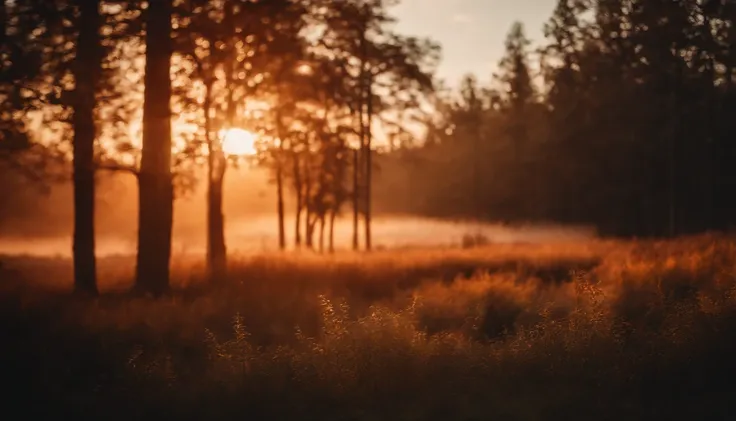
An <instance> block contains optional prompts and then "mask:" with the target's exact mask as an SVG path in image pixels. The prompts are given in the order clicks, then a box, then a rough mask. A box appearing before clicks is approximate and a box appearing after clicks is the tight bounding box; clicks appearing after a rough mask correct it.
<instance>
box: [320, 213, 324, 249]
mask: <svg viewBox="0 0 736 421" xmlns="http://www.w3.org/2000/svg"><path fill="white" fill-rule="evenodd" d="M319 252H320V253H324V252H325V216H324V215H321V216H320V217H319Z"/></svg>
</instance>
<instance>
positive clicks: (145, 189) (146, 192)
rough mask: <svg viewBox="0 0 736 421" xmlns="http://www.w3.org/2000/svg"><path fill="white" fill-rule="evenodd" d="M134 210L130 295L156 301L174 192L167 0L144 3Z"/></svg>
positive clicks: (164, 274)
mask: <svg viewBox="0 0 736 421" xmlns="http://www.w3.org/2000/svg"><path fill="white" fill-rule="evenodd" d="M145 14H146V67H145V76H144V83H145V93H144V105H143V147H142V151H141V166H140V175H139V178H138V184H139V202H138V203H139V210H138V221H139V223H138V256H137V261H136V282H135V290H136V291H137V292H139V293H151V294H153V295H154V296H160V295H162V294H164V293H166V292H167V291H168V289H169V261H170V259H171V231H172V224H173V210H174V209H173V207H174V206H173V204H174V188H173V183H172V177H171V104H170V102H171V77H170V74H169V72H170V68H171V55H172V51H173V48H172V47H173V45H172V41H171V15H172V1H171V0H160V1H152V2H149V5H148V9H147V10H146V11H145Z"/></svg>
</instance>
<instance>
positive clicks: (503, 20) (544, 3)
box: [394, 0, 556, 86]
mask: <svg viewBox="0 0 736 421" xmlns="http://www.w3.org/2000/svg"><path fill="white" fill-rule="evenodd" d="M555 3H556V1H555V0H403V1H402V3H401V4H400V5H399V6H397V7H396V8H395V9H394V13H395V16H396V17H397V18H398V19H399V22H398V25H397V30H398V31H399V32H401V33H402V34H405V35H417V36H424V37H430V38H432V39H434V40H435V41H437V42H439V43H440V44H441V46H442V64H441V65H440V67H439V69H438V72H437V73H438V76H439V77H440V78H442V79H444V80H445V81H446V82H447V84H448V85H449V86H456V85H457V83H458V81H459V80H460V78H461V77H462V76H463V75H465V74H466V73H469V72H472V73H474V74H475V75H476V76H477V77H478V78H479V80H481V81H482V82H487V81H490V78H491V74H492V73H493V72H494V71H495V70H496V68H497V64H498V61H499V60H500V59H501V57H502V56H503V48H504V47H503V43H504V39H505V38H506V33H507V32H508V30H509V29H510V28H511V24H512V23H513V22H514V21H516V20H518V21H520V22H522V23H523V24H524V26H525V29H526V33H527V37H529V38H530V39H531V40H532V42H533V44H532V45H536V44H537V43H539V42H541V41H542V40H543V35H542V26H543V25H544V23H545V22H546V21H547V19H549V17H550V16H551V15H552V10H553V9H554V6H555Z"/></svg>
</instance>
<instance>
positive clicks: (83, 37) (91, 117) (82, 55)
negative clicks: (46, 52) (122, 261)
mask: <svg viewBox="0 0 736 421" xmlns="http://www.w3.org/2000/svg"><path fill="white" fill-rule="evenodd" d="M79 12H80V16H79V43H78V45H77V57H76V62H75V64H74V78H75V81H76V88H75V92H74V93H75V102H74V117H73V125H74V140H73V148H74V154H73V167H74V176H73V177H74V245H73V255H74V259H73V260H74V290H75V291H76V292H78V293H83V294H92V295H97V292H98V291H97V267H96V266H97V263H96V260H95V170H94V147H95V138H96V129H95V105H96V100H95V90H96V88H97V83H98V81H99V78H100V73H101V70H102V43H101V38H100V26H101V22H102V19H101V16H100V2H99V1H93V0H89V1H83V2H81V3H80V10H79Z"/></svg>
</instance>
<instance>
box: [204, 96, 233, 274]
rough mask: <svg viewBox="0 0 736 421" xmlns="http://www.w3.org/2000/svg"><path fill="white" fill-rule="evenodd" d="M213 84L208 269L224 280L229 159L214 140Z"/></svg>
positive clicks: (208, 110) (207, 128) (208, 131)
mask: <svg viewBox="0 0 736 421" xmlns="http://www.w3.org/2000/svg"><path fill="white" fill-rule="evenodd" d="M211 89H212V86H211V84H207V86H206V87H205V99H204V112H205V122H204V125H205V140H206V143H207V152H208V155H207V164H208V165H207V272H208V275H209V277H210V280H211V281H212V282H216V283H217V282H222V281H223V280H224V279H225V278H226V276H227V248H226V246H225V218H224V215H223V213H222V186H223V180H224V175H225V164H226V163H225V162H224V156H222V151H220V150H219V149H218V148H217V147H216V146H215V142H214V141H213V139H212V126H211V122H212V119H211V114H210V113H211V107H212V101H211V94H212V90H211Z"/></svg>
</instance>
